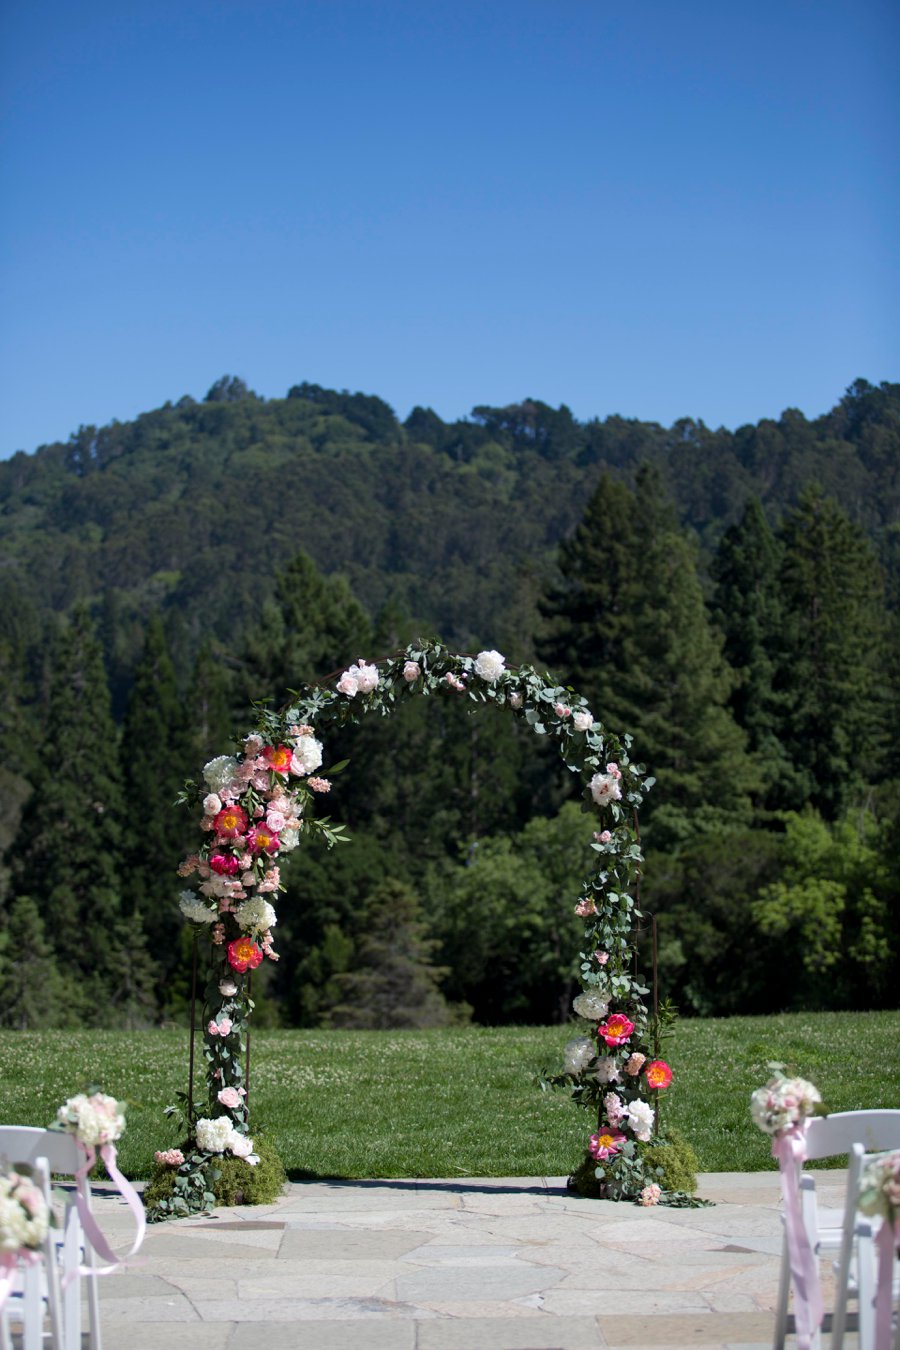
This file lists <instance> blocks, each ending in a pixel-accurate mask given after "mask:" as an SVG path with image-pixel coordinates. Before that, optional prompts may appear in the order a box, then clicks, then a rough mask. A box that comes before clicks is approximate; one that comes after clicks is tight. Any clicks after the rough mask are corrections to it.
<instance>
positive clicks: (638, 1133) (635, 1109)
mask: <svg viewBox="0 0 900 1350" xmlns="http://www.w3.org/2000/svg"><path fill="white" fill-rule="evenodd" d="M627 1115H628V1124H629V1126H630V1128H631V1129H632V1130H634V1134H635V1138H636V1139H639V1140H640V1142H641V1143H642V1144H646V1143H647V1142H648V1140H649V1139H650V1131H651V1130H652V1129H653V1121H654V1118H655V1112H654V1110H653V1107H652V1106H648V1105H647V1103H646V1102H641V1101H635V1102H629V1104H628V1112H627Z"/></svg>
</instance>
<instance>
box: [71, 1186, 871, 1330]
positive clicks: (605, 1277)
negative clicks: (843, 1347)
mask: <svg viewBox="0 0 900 1350" xmlns="http://www.w3.org/2000/svg"><path fill="white" fill-rule="evenodd" d="M819 1178H820V1180H819V1187H820V1190H821V1194H822V1200H823V1203H824V1204H826V1205H839V1204H840V1203H841V1202H842V1195H843V1183H844V1173H842V1172H827V1173H820V1174H819ZM699 1193H700V1194H701V1195H703V1196H704V1197H706V1198H708V1199H710V1200H714V1201H715V1202H716V1203H715V1206H714V1208H710V1209H700V1210H677V1209H640V1208H638V1207H636V1206H633V1205H616V1204H612V1203H610V1202H607V1201H597V1200H583V1199H580V1198H577V1197H574V1196H570V1195H568V1194H567V1193H566V1190H565V1182H564V1180H563V1179H561V1178H526V1177H514V1178H511V1179H509V1180H497V1179H492V1180H470V1181H459V1180H456V1181H380V1182H379V1181H356V1182H354V1181H342V1182H325V1181H320V1182H303V1183H297V1184H293V1185H291V1186H290V1187H289V1188H288V1190H287V1191H286V1193H285V1195H284V1196H283V1198H281V1199H280V1200H279V1201H278V1202H277V1203H275V1204H273V1205H267V1206H258V1207H254V1208H250V1207H246V1208H239V1209H232V1210H218V1211H216V1213H215V1215H214V1216H212V1217H203V1218H199V1219H183V1220H179V1221H176V1222H173V1223H169V1224H163V1225H159V1226H155V1227H153V1228H150V1229H149V1230H148V1232H147V1237H146V1240H145V1242H144V1247H143V1260H142V1261H141V1263H140V1264H139V1265H138V1266H136V1267H135V1268H133V1269H131V1270H129V1271H127V1272H125V1273H120V1274H117V1275H113V1276H110V1277H108V1278H105V1279H103V1280H101V1307H102V1320H103V1339H104V1350H158V1348H163V1350H188V1348H189V1350H257V1348H258V1347H263V1350H281V1348H282V1347H288V1346H290V1347H295V1346H297V1347H302V1348H303V1350H347V1347H350V1346H353V1347H354V1348H355V1350H488V1348H490V1350H599V1348H600V1347H613V1348H615V1347H622V1348H623V1350H625V1348H626V1347H629V1348H630V1347H648V1348H649V1347H653V1350H666V1347H673V1348H674V1347H686V1346H702V1347H708V1348H709V1350H714V1347H730V1350H750V1347H754V1348H755V1347H768V1346H770V1345H771V1342H772V1329H773V1320H774V1319H773V1312H772V1309H773V1307H774V1302H775V1293H776V1288H777V1283H778V1254H779V1252H780V1248H781V1223H780V1219H779V1210H780V1206H779V1189H778V1178H777V1175H776V1174H775V1173H756V1174H745V1173H713V1174H708V1175H705V1176H703V1177H701V1178H700V1188H699ZM97 1209H98V1217H99V1219H100V1222H101V1225H102V1226H103V1228H104V1229H105V1231H106V1232H107V1234H108V1236H109V1237H110V1239H111V1240H112V1241H113V1243H114V1245H115V1242H116V1240H117V1239H118V1240H121V1242H123V1243H124V1241H125V1239H126V1236H127V1235H128V1234H129V1232H130V1228H129V1225H130V1223H131V1220H130V1218H129V1215H128V1212H127V1211H126V1210H125V1208H124V1205H123V1204H122V1203H121V1201H119V1200H118V1199H117V1198H115V1197H112V1196H108V1195H107V1196H104V1195H101V1196H100V1197H98V1200H97ZM830 1292H831V1291H830V1289H828V1288H827V1287H826V1289H825V1296H826V1307H830V1306H831V1304H830ZM847 1344H848V1350H849V1346H851V1345H853V1344H855V1337H849V1338H848V1342H847Z"/></svg>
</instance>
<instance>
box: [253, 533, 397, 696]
mask: <svg viewBox="0 0 900 1350" xmlns="http://www.w3.org/2000/svg"><path fill="white" fill-rule="evenodd" d="M371 636H372V633H371V625H370V623H369V620H368V617H367V615H366V612H365V610H364V609H363V608H362V606H361V605H360V604H359V602H358V601H357V600H356V599H354V596H353V593H352V592H351V590H350V587H349V585H348V583H347V581H346V580H345V578H344V577H341V576H331V577H324V576H322V574H321V573H320V572H319V571H318V570H317V568H316V566H315V564H314V563H313V561H312V559H311V558H309V557H308V556H307V555H306V554H305V553H298V554H297V556H296V557H295V558H294V559H293V561H292V562H290V563H288V565H287V567H286V568H285V569H284V571H283V572H280V573H279V574H278V576H277V578H276V581H275V586H274V590H273V594H272V596H271V598H270V599H268V600H266V601H265V602H264V603H263V604H262V605H261V606H260V609H259V612H258V614H256V615H254V616H253V619H252V621H251V622H250V623H249V624H248V626H247V628H246V629H245V632H244V637H243V649H242V654H241V658H240V666H241V678H240V684H241V687H242V688H241V692H242V694H243V696H244V698H245V699H246V701H247V702H248V703H249V702H251V701H256V700H266V699H268V700H270V701H272V702H273V703H274V704H275V705H276V706H280V705H281V704H282V703H284V702H285V700H286V699H287V698H288V696H289V695H288V691H289V690H290V689H296V688H297V686H298V685H299V684H303V683H308V682H310V681H312V680H314V679H317V678H318V677H320V676H322V675H326V674H328V673H329V672H330V671H332V670H334V669H336V668H337V667H338V666H340V665H342V664H343V665H348V664H350V662H352V661H355V660H356V659H357V657H358V656H360V655H366V654H367V652H368V646H369V643H370V641H371Z"/></svg>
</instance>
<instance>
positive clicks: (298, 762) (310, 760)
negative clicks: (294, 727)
mask: <svg viewBox="0 0 900 1350" xmlns="http://www.w3.org/2000/svg"><path fill="white" fill-rule="evenodd" d="M321 763H322V742H321V741H317V740H316V738H315V736H299V737H298V738H297V740H296V741H295V742H294V753H293V756H292V757H291V772H292V773H296V774H307V773H312V772H313V770H314V769H318V768H319V767H320V766H321Z"/></svg>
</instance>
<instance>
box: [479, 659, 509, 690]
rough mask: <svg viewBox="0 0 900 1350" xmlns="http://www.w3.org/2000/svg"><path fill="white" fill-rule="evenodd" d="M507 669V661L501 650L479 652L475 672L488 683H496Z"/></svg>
mask: <svg viewBox="0 0 900 1350" xmlns="http://www.w3.org/2000/svg"><path fill="white" fill-rule="evenodd" d="M505 669H506V661H505V659H504V657H502V656H501V655H500V653H499V652H495V651H489V652H479V653H478V655H477V656H476V658H475V674H476V675H480V676H481V678H482V679H483V680H486V681H487V683H488V684H496V683H497V681H498V680H499V678H500V676H501V675H502V674H503V672H504V670H505Z"/></svg>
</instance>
